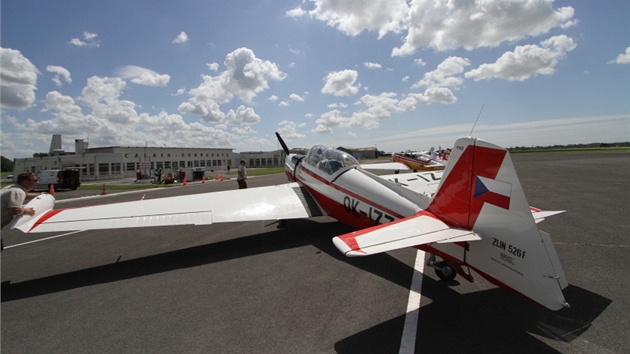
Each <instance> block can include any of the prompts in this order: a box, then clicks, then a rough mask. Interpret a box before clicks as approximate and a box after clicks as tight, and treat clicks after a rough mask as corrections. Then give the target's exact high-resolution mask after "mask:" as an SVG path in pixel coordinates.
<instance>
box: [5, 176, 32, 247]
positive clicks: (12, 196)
mask: <svg viewBox="0 0 630 354" xmlns="http://www.w3.org/2000/svg"><path fill="white" fill-rule="evenodd" d="M36 187H37V176H35V174H34V173H33V172H24V173H20V174H19V175H18V178H17V183H16V184H14V185H13V186H11V187H9V188H5V189H3V190H2V194H1V195H0V201H1V207H2V214H1V217H0V218H1V221H2V226H1V227H0V228H3V227H5V226H7V225H9V224H10V223H11V221H12V220H13V218H14V217H16V216H19V215H23V214H29V215H34V214H35V210H34V209H33V208H25V207H24V205H23V204H24V201H25V200H26V199H27V198H34V197H36V196H38V195H39V194H38V193H28V191H31V190H33V189H35V188H36ZM2 249H4V244H3V243H1V242H0V251H1V250H2Z"/></svg>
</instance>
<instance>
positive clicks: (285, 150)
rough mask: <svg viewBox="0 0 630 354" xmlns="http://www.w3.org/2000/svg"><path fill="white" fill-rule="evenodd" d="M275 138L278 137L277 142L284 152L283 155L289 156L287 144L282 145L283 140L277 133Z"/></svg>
mask: <svg viewBox="0 0 630 354" xmlns="http://www.w3.org/2000/svg"><path fill="white" fill-rule="evenodd" d="M276 137H278V141H279V142H280V145H282V149H283V150H284V153H285V154H287V155H289V148H288V147H287V144H285V143H284V140H282V138H281V137H280V134H278V132H276Z"/></svg>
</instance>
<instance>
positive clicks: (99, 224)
mask: <svg viewBox="0 0 630 354" xmlns="http://www.w3.org/2000/svg"><path fill="white" fill-rule="evenodd" d="M51 199H52V200H51ZM27 206H32V207H33V208H34V209H35V210H36V212H37V213H36V214H35V215H34V216H30V215H23V216H20V217H19V218H16V220H14V221H13V223H12V224H11V226H10V227H11V228H16V229H19V230H21V231H23V232H27V233H28V232H50V231H71V230H94V229H114V228H129V227H149V226H166V225H187V224H195V225H206V224H212V223H221V222H238V221H253V220H280V219H299V218H308V217H311V216H318V215H322V212H321V210H320V208H319V206H318V205H317V203H316V202H315V201H314V199H313V198H312V196H311V195H310V194H309V193H308V191H306V190H305V189H303V188H302V187H300V186H299V185H298V184H297V183H289V184H283V185H277V186H270V187H260V188H249V189H239V190H231V191H224V192H212V193H202V194H193V195H185V196H176V197H169V198H160V199H147V200H138V201H132V202H124V203H113V204H104V205H96V206H89V207H81V208H68V209H52V207H53V206H54V197H53V196H51V195H50V194H43V195H41V196H38V197H37V198H35V199H33V200H32V201H31V202H29V204H28V205H27ZM51 209H52V210H51Z"/></svg>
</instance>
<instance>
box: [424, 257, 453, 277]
mask: <svg viewBox="0 0 630 354" xmlns="http://www.w3.org/2000/svg"><path fill="white" fill-rule="evenodd" d="M427 266H429V267H431V268H433V269H434V270H435V275H437V276H438V278H440V279H441V280H444V281H451V280H453V279H455V277H456V276H457V272H456V271H455V269H453V268H452V267H451V266H450V265H448V263H447V262H446V261H440V262H436V261H435V255H433V254H432V255H431V257H429V259H428V260H427Z"/></svg>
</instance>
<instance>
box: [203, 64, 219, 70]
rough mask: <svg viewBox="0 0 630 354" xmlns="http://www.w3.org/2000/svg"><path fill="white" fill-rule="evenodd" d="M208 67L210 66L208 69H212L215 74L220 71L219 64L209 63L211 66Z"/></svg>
mask: <svg viewBox="0 0 630 354" xmlns="http://www.w3.org/2000/svg"><path fill="white" fill-rule="evenodd" d="M206 65H208V69H210V70H212V71H214V72H217V71H219V63H209V64H206Z"/></svg>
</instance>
